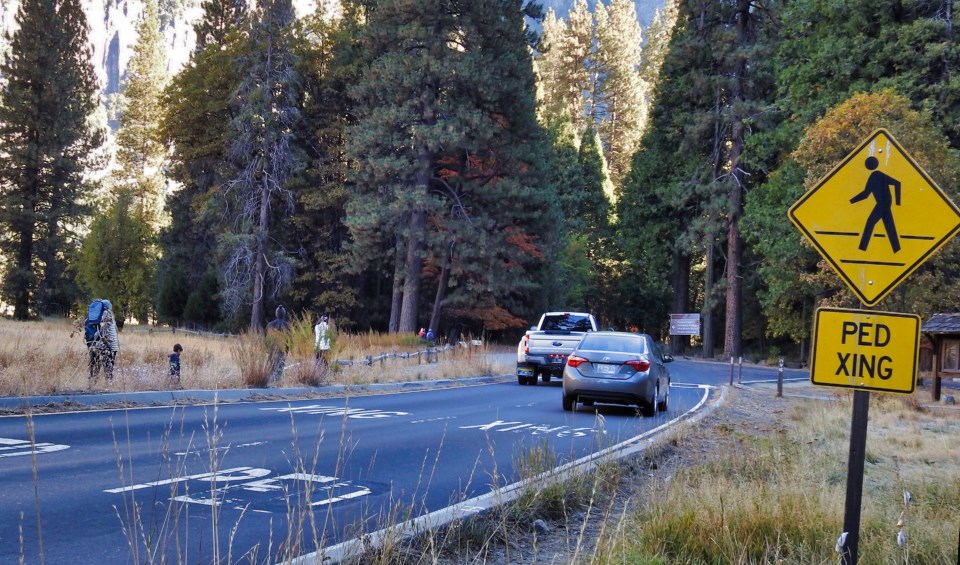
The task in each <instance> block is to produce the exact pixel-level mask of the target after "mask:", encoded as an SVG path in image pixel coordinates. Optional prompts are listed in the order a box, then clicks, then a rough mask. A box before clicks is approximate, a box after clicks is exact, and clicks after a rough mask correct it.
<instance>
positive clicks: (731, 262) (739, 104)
mask: <svg viewBox="0 0 960 565" xmlns="http://www.w3.org/2000/svg"><path fill="white" fill-rule="evenodd" d="M749 17H750V1H749V0H737V46H738V49H739V50H740V53H739V54H738V55H737V58H736V62H735V63H734V78H733V85H732V91H731V94H732V96H731V98H732V100H731V104H732V106H733V115H732V118H733V123H732V124H731V134H730V145H731V147H730V171H731V172H730V199H729V206H730V208H729V217H728V223H727V320H726V331H725V333H724V346H723V347H724V357H739V356H740V355H741V345H742V338H743V335H742V334H743V312H742V310H741V298H742V293H743V291H742V284H741V283H742V280H743V279H742V277H741V276H740V270H741V265H740V263H741V260H742V254H743V242H742V240H741V238H740V216H741V215H742V214H743V193H744V181H745V176H746V175H745V174H744V171H743V168H742V163H741V157H742V156H743V147H744V136H745V128H744V120H745V119H746V117H745V116H744V115H743V113H744V110H743V108H744V105H745V102H746V101H745V98H746V80H747V77H746V74H747V58H746V55H745V53H746V50H747V47H748V43H749V41H750V39H749V23H750V22H749Z"/></svg>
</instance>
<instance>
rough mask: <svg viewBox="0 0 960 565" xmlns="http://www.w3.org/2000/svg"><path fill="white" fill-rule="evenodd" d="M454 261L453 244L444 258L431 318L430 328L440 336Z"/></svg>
mask: <svg viewBox="0 0 960 565" xmlns="http://www.w3.org/2000/svg"><path fill="white" fill-rule="evenodd" d="M452 261H453V243H451V244H450V247H449V248H448V249H447V254H446V256H444V258H443V269H442V270H441V271H440V280H439V281H438V282H437V296H436V298H435V299H434V300H433V314H432V315H431V316H430V327H431V328H433V331H434V332H435V333H437V334H439V333H440V332H439V328H440V310H441V309H442V307H443V301H444V299H446V297H447V283H448V282H449V281H450V264H451V263H452Z"/></svg>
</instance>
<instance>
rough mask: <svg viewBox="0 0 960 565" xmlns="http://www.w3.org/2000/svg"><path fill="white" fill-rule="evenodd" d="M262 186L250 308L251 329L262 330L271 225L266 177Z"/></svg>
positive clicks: (264, 325) (264, 324) (268, 188)
mask: <svg viewBox="0 0 960 565" xmlns="http://www.w3.org/2000/svg"><path fill="white" fill-rule="evenodd" d="M262 182H263V185H262V186H261V188H260V224H259V229H258V230H257V247H256V253H257V256H256V258H255V259H254V264H253V304H252V305H251V308H250V330H251V331H261V330H263V328H264V327H266V323H265V322H264V315H263V310H264V304H263V302H264V300H263V284H264V278H265V277H266V275H267V233H268V229H269V227H270V223H269V220H270V215H269V214H270V187H269V186H268V185H267V180H266V179H264V180H263V181H262Z"/></svg>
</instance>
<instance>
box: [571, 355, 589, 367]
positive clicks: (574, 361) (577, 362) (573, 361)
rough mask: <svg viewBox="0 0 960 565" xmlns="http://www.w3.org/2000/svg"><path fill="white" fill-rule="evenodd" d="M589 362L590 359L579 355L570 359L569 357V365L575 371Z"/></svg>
mask: <svg viewBox="0 0 960 565" xmlns="http://www.w3.org/2000/svg"><path fill="white" fill-rule="evenodd" d="M589 362H590V360H589V359H586V358H584V357H580V356H578V355H571V356H570V357H567V365H569V366H571V367H573V368H574V369H576V368H577V367H579V366H580V365H581V364H583V363H589Z"/></svg>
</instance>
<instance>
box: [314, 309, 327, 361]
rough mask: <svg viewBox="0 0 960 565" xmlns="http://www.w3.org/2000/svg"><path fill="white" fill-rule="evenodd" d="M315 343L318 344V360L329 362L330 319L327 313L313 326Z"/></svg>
mask: <svg viewBox="0 0 960 565" xmlns="http://www.w3.org/2000/svg"><path fill="white" fill-rule="evenodd" d="M313 334H314V340H315V344H316V346H317V361H318V362H323V363H327V362H329V359H327V356H328V355H329V354H330V319H329V318H328V317H327V315H326V314H324V315H323V316H320V321H319V322H317V325H315V326H313Z"/></svg>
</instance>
